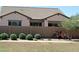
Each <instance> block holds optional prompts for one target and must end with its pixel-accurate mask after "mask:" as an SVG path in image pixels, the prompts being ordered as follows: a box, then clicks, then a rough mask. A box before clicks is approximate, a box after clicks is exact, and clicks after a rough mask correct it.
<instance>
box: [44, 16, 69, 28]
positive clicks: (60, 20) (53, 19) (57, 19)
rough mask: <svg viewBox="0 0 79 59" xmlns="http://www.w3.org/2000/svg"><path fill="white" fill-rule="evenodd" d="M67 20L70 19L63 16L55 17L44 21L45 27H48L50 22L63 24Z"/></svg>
mask: <svg viewBox="0 0 79 59" xmlns="http://www.w3.org/2000/svg"><path fill="white" fill-rule="evenodd" d="M66 19H68V18H66V17H64V16H62V15H55V16H52V17H49V18H47V19H46V20H44V26H45V27H48V22H49V21H55V22H56V21H59V22H62V21H65V20H66Z"/></svg>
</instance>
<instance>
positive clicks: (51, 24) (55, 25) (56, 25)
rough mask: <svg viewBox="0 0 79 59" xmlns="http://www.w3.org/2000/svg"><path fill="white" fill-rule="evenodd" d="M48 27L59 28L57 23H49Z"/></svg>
mask: <svg viewBox="0 0 79 59" xmlns="http://www.w3.org/2000/svg"><path fill="white" fill-rule="evenodd" d="M48 26H49V27H52V26H54V27H59V26H58V24H57V23H48Z"/></svg>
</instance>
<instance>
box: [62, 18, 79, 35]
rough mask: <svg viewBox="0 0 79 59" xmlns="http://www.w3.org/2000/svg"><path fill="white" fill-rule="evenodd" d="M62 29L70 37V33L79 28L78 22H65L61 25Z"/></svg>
mask: <svg viewBox="0 0 79 59" xmlns="http://www.w3.org/2000/svg"><path fill="white" fill-rule="evenodd" d="M61 25H62V27H63V28H65V29H67V30H69V32H68V34H70V36H71V31H72V30H76V29H77V28H78V27H79V22H78V21H77V20H68V19H67V20H66V21H63V22H62V23H61Z"/></svg>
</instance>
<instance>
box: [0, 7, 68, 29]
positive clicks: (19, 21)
mask: <svg viewBox="0 0 79 59" xmlns="http://www.w3.org/2000/svg"><path fill="white" fill-rule="evenodd" d="M66 18H67V19H69V17H67V16H66V15H64V13H62V12H61V11H60V10H59V9H58V8H37V7H19V6H3V7H1V14H0V26H28V27H29V26H43V27H48V26H58V24H60V22H62V21H64V20H65V19H66Z"/></svg>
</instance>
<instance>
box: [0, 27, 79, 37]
mask: <svg viewBox="0 0 79 59" xmlns="http://www.w3.org/2000/svg"><path fill="white" fill-rule="evenodd" d="M61 30H63V31H64V32H66V30H65V29H63V28H59V27H24V26H21V27H19V26H18V27H16V26H0V32H6V33H8V34H12V33H18V34H19V33H25V34H29V33H31V34H33V35H34V34H41V36H42V37H48V38H49V37H50V38H51V37H53V33H54V32H56V31H61ZM72 36H73V37H74V38H79V30H76V31H72Z"/></svg>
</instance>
